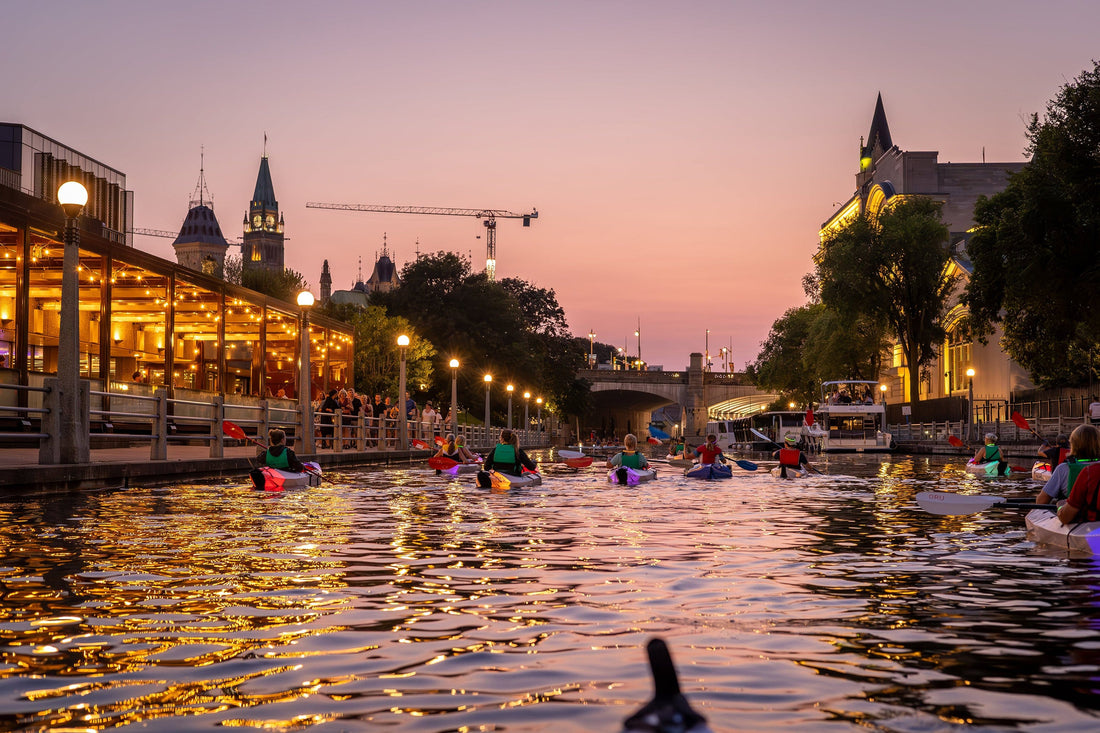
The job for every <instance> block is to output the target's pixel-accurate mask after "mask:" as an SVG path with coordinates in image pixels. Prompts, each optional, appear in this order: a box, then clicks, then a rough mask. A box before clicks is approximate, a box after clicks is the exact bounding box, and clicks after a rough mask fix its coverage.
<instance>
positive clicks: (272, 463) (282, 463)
mask: <svg viewBox="0 0 1100 733" xmlns="http://www.w3.org/2000/svg"><path fill="white" fill-rule="evenodd" d="M264 463H266V464H267V465H268V466H269V467H271V468H281V469H283V470H284V471H286V470H288V469H289V468H290V460H289V459H288V458H287V455H286V448H283V449H282V450H281V451H279V455H275V454H274V453H272V452H271V449H270V448H268V449H267V455H266V456H265V457H264Z"/></svg>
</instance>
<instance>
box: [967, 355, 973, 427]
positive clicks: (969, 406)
mask: <svg viewBox="0 0 1100 733" xmlns="http://www.w3.org/2000/svg"><path fill="white" fill-rule="evenodd" d="M966 376H967V377H968V378H969V379H970V399H969V400H968V401H967V410H966V435H967V437H968V438H969V439H970V440H974V367H970V368H969V369H967V370H966Z"/></svg>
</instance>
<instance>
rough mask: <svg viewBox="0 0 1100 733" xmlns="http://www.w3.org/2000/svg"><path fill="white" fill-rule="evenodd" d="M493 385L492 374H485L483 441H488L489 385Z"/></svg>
mask: <svg viewBox="0 0 1100 733" xmlns="http://www.w3.org/2000/svg"><path fill="white" fill-rule="evenodd" d="M492 385H493V375H492V374H486V375H485V441H486V444H488V442H489V387H491V386H492Z"/></svg>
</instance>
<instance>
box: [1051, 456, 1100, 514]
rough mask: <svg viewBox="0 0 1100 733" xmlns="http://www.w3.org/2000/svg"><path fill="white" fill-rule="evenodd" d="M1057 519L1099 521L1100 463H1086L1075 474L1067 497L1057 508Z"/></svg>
mask: <svg viewBox="0 0 1100 733" xmlns="http://www.w3.org/2000/svg"><path fill="white" fill-rule="evenodd" d="M1081 512H1084V514H1083V515H1082V514H1081ZM1058 519H1059V521H1061V522H1062V524H1074V523H1076V522H1096V521H1100V463H1089V464H1086V465H1085V467H1084V468H1082V469H1081V472H1080V473H1079V474H1077V480H1076V481H1074V482H1073V489H1072V490H1071V491H1070V492H1069V498H1068V499H1066V503H1065V504H1063V505H1062V506H1060V507H1059V508H1058Z"/></svg>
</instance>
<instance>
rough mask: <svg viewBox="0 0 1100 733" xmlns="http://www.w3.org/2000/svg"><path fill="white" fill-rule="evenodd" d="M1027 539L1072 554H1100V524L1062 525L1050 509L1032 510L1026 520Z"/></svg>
mask: <svg viewBox="0 0 1100 733" xmlns="http://www.w3.org/2000/svg"><path fill="white" fill-rule="evenodd" d="M1024 523H1025V524H1026V525H1027V538H1028V539H1029V540H1031V541H1032V542H1036V543H1038V544H1040V545H1051V546H1053V547H1059V548H1062V549H1064V550H1069V551H1070V552H1079V553H1082V554H1088V555H1098V554H1100V522H1080V523H1075V524H1070V525H1066V524H1062V521H1061V520H1060V519H1058V515H1057V514H1055V513H1054V512H1052V511H1050V510H1049V509H1032V510H1031V511H1030V512H1028V513H1027V517H1025V518H1024Z"/></svg>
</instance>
